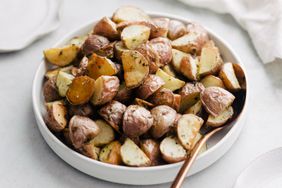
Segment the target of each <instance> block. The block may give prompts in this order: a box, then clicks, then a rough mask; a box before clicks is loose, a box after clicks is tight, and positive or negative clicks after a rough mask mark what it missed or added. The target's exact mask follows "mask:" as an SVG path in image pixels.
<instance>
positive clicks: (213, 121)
mask: <svg viewBox="0 0 282 188" xmlns="http://www.w3.org/2000/svg"><path fill="white" fill-rule="evenodd" d="M233 114H234V111H233V108H232V106H229V107H228V108H227V109H226V110H224V111H223V112H222V113H221V114H219V115H218V116H212V115H209V117H208V120H207V122H206V124H207V125H208V126H211V127H219V126H221V125H223V124H224V123H226V122H227V121H228V120H229V119H230V118H232V116H233Z"/></svg>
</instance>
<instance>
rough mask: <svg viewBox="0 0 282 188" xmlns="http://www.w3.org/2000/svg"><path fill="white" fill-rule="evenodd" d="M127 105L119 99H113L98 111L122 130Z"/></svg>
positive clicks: (115, 127) (107, 120) (116, 128)
mask: <svg viewBox="0 0 282 188" xmlns="http://www.w3.org/2000/svg"><path fill="white" fill-rule="evenodd" d="M125 110H126V106H125V105H124V104H122V103H120V102H118V101H115V100H112V101H111V102H109V103H107V104H106V105H105V106H103V107H102V108H101V109H100V110H99V111H98V113H99V114H100V116H101V117H102V118H104V120H105V121H106V122H108V123H109V124H110V125H111V126H112V127H113V128H114V129H115V130H116V131H117V132H120V127H121V125H122V118H123V114H124V112H125Z"/></svg>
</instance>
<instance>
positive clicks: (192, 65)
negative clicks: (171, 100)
mask: <svg viewBox="0 0 282 188" xmlns="http://www.w3.org/2000/svg"><path fill="white" fill-rule="evenodd" d="M197 64H198V58H193V57H192V56H188V57H183V58H182V60H181V62H180V72H181V73H182V74H183V75H184V76H185V77H186V78H188V79H189V80H193V81H195V80H197V76H198V75H197V73H198V67H197Z"/></svg>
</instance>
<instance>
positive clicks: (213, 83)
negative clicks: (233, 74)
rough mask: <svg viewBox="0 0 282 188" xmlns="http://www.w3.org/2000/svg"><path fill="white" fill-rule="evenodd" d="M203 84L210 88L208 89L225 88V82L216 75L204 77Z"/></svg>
mask: <svg viewBox="0 0 282 188" xmlns="http://www.w3.org/2000/svg"><path fill="white" fill-rule="evenodd" d="M201 83H202V84H203V85H204V86H205V88H208V87H221V88H223V89H224V88H225V87H224V84H223V81H222V80H221V79H220V78H218V77H216V76H214V75H208V76H206V77H204V78H203V79H202V80H201Z"/></svg>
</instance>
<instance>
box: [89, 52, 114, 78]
mask: <svg viewBox="0 0 282 188" xmlns="http://www.w3.org/2000/svg"><path fill="white" fill-rule="evenodd" d="M87 71H88V76H90V77H91V78H94V79H97V78H98V77H100V76H102V75H108V76H112V75H115V74H117V73H118V69H117V67H116V65H115V63H113V62H112V61H111V60H110V59H108V58H106V57H102V56H99V55H97V54H95V53H94V54H93V55H92V56H91V57H90V58H89V62H88V65H87Z"/></svg>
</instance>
